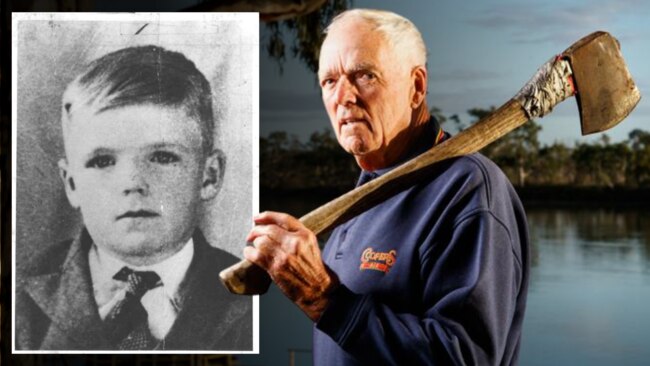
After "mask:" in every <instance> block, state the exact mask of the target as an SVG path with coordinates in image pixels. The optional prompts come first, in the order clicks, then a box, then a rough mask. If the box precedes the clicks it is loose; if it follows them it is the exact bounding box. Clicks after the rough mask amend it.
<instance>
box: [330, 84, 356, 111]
mask: <svg viewBox="0 0 650 366" xmlns="http://www.w3.org/2000/svg"><path fill="white" fill-rule="evenodd" d="M335 93H336V94H335V96H336V103H337V104H339V105H343V106H344V105H348V104H355V103H356V102H357V96H356V88H355V87H354V85H353V84H352V83H351V82H350V80H348V78H340V79H339V80H338V83H337V85H336V91H335Z"/></svg>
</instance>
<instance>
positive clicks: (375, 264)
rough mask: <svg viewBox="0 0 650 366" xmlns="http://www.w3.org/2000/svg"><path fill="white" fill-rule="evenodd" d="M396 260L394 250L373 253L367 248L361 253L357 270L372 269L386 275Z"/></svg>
mask: <svg viewBox="0 0 650 366" xmlns="http://www.w3.org/2000/svg"><path fill="white" fill-rule="evenodd" d="M396 260H397V251H396V250H395V249H393V250H391V251H389V252H375V251H374V250H373V249H372V248H370V247H368V248H366V250H364V251H363V253H361V265H360V266H359V270H361V271H363V270H366V269H372V270H374V271H380V272H384V273H388V271H390V269H391V267H393V265H394V264H395V261H396Z"/></svg>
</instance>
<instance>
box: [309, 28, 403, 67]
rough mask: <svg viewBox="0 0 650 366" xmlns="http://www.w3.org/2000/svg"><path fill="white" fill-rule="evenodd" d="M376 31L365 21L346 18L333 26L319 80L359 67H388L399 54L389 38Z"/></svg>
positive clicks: (323, 46) (320, 64)
mask: <svg viewBox="0 0 650 366" xmlns="http://www.w3.org/2000/svg"><path fill="white" fill-rule="evenodd" d="M375 28H376V27H374V26H373V25H372V24H371V23H369V22H368V21H366V20H363V19H345V20H342V21H341V22H339V23H337V24H336V26H335V27H332V28H331V29H330V30H329V31H328V33H327V36H326V38H325V40H324V41H323V45H322V47H321V50H320V57H319V63H318V74H319V77H320V76H322V75H323V74H327V73H330V72H333V71H336V70H338V69H344V70H348V69H351V68H357V67H358V66H359V65H365V66H368V65H374V66H375V67H381V66H384V65H386V64H387V63H388V61H389V60H390V59H391V58H393V57H394V56H395V52H394V49H393V47H392V46H391V45H390V43H389V42H388V38H387V37H386V36H385V35H384V34H383V32H381V31H378V30H376V29H375Z"/></svg>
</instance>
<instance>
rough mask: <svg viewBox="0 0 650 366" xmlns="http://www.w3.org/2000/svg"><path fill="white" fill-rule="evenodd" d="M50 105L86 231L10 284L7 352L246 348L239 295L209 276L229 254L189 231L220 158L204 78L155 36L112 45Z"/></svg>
mask: <svg viewBox="0 0 650 366" xmlns="http://www.w3.org/2000/svg"><path fill="white" fill-rule="evenodd" d="M61 113H62V129H63V140H64V145H65V156H66V158H64V159H61V160H60V161H59V169H60V175H61V178H62V180H63V184H64V186H65V191H66V194H67V197H68V200H69V201H70V204H71V205H72V206H73V207H75V208H78V209H79V210H80V212H81V216H82V218H83V222H84V225H85V228H84V229H83V230H82V232H81V233H80V235H79V236H78V237H77V238H76V239H75V240H71V241H66V242H63V243H59V244H58V245H55V246H53V247H51V248H49V249H48V251H47V253H44V255H43V256H42V258H41V259H40V260H39V261H38V262H37V265H35V266H33V268H37V269H38V273H34V274H33V275H31V276H29V277H27V278H25V279H24V281H22V284H21V285H22V286H20V287H19V291H17V296H16V307H15V309H16V321H15V326H16V335H15V337H16V338H15V342H16V349H17V350H37V349H41V350H107V349H111V350H112V349H125V350H128V349H132V350H133V349H147V350H230V351H237V350H251V349H252V313H251V299H250V298H246V297H239V296H235V295H231V294H229V293H228V292H227V291H226V290H225V289H224V288H223V286H221V285H220V284H219V283H218V280H217V278H218V277H217V276H218V273H219V271H220V270H221V269H223V268H225V267H227V266H229V265H230V264H232V263H234V262H236V261H237V258H236V257H234V256H232V255H230V254H228V253H226V252H225V251H222V250H220V249H216V248H213V247H211V246H210V245H209V244H208V243H207V242H206V240H205V238H204V237H203V235H202V234H201V232H200V231H199V230H198V229H197V228H196V225H197V222H198V219H199V215H200V206H201V202H202V201H208V200H210V199H212V198H214V197H215V196H216V195H217V193H218V191H219V187H220V185H221V182H222V178H223V172H224V168H225V157H224V156H223V154H222V153H221V151H220V150H218V149H216V148H215V147H214V141H213V134H214V119H213V111H212V96H211V90H210V85H209V83H208V81H207V80H206V78H205V76H204V75H203V74H202V73H201V72H200V71H199V70H198V69H197V68H196V66H195V65H194V63H192V62H191V61H189V60H188V59H187V58H185V56H184V55H182V54H180V53H177V52H172V51H168V50H165V49H163V48H161V47H157V46H143V47H130V48H126V49H122V50H118V51H115V52H112V53H109V54H107V55H105V56H103V57H101V58H99V59H97V60H95V61H93V62H92V63H91V64H90V65H89V66H88V67H87V68H86V69H85V71H84V72H83V73H82V74H81V75H79V76H78V77H77V78H76V79H75V80H74V81H73V82H72V83H71V84H70V85H69V86H68V88H67V90H66V91H65V93H64V95H63V103H62V112H61Z"/></svg>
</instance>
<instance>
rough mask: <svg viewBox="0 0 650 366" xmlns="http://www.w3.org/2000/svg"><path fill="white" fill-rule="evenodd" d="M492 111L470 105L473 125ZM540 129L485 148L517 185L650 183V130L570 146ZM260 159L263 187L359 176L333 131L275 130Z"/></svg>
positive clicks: (331, 182)
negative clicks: (306, 134)
mask: <svg viewBox="0 0 650 366" xmlns="http://www.w3.org/2000/svg"><path fill="white" fill-rule="evenodd" d="M493 110H494V108H489V109H481V108H473V109H470V110H469V111H468V114H469V115H470V116H471V117H472V121H470V122H469V124H471V123H473V122H475V121H478V120H479V119H480V118H482V117H483V116H485V115H487V114H489V113H490V112H492V111H493ZM431 114H432V115H433V116H435V117H436V118H437V119H438V120H439V121H440V122H441V124H442V126H443V128H445V129H449V128H450V127H452V126H454V127H455V129H457V130H462V129H464V128H466V127H467V126H468V125H469V124H466V123H464V122H463V121H461V120H460V118H459V117H458V116H456V115H453V116H449V117H447V116H445V115H443V114H442V113H441V112H440V110H439V109H437V108H432V109H431ZM541 130H542V126H541V125H540V124H538V123H537V122H535V121H529V122H528V123H526V124H524V125H523V126H522V127H520V128H518V129H516V130H514V131H512V132H510V133H509V134H508V135H506V136H504V137H502V138H501V139H499V140H497V141H495V142H494V143H492V144H491V145H488V146H486V147H485V148H484V149H483V150H481V153H483V154H484V155H486V156H487V157H489V158H490V159H492V160H493V161H494V162H495V163H496V164H497V165H499V167H500V168H501V169H502V170H503V171H504V173H505V174H506V175H507V176H508V178H509V179H510V181H511V182H512V183H513V185H515V187H525V186H571V187H600V188H614V187H625V188H647V187H650V132H648V131H644V130H639V129H635V130H633V131H631V132H630V133H629V134H628V138H627V139H626V140H624V141H621V142H616V143H612V142H611V141H610V139H609V137H608V136H607V135H606V134H603V135H602V137H601V139H600V140H598V141H595V142H591V143H576V144H575V145H574V146H567V145H565V144H563V143H559V142H555V143H553V144H550V145H542V144H541V143H540V142H539V132H540V131H541ZM260 163H261V168H260V178H261V185H262V188H263V189H276V190H278V189H279V190H313V189H330V190H337V191H345V190H348V189H350V188H352V187H354V184H355V183H356V179H357V177H358V175H359V168H358V167H357V165H356V163H355V161H354V159H353V158H352V157H351V156H350V155H348V154H347V153H346V152H345V151H343V150H342V149H341V147H340V146H339V145H338V142H337V140H336V138H335V136H334V134H333V133H332V132H331V131H329V130H325V131H321V132H315V133H313V134H312V135H311V137H310V138H309V140H308V141H306V142H303V141H300V140H299V139H298V138H297V137H296V136H295V135H291V134H288V133H287V132H274V133H271V134H269V135H268V136H267V137H263V138H261V139H260Z"/></svg>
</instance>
